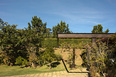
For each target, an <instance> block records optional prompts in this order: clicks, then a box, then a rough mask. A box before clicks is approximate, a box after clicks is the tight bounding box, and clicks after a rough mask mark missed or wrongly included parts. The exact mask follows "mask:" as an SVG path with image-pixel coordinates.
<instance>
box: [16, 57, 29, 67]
mask: <svg viewBox="0 0 116 77" xmlns="http://www.w3.org/2000/svg"><path fill="white" fill-rule="evenodd" d="M15 64H17V65H27V64H28V63H27V60H26V59H24V58H23V57H21V56H19V57H18V58H16V62H15Z"/></svg>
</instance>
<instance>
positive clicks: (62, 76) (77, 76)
mask: <svg viewBox="0 0 116 77" xmlns="http://www.w3.org/2000/svg"><path fill="white" fill-rule="evenodd" d="M7 77H88V74H87V73H67V72H66V71H58V72H48V73H36V74H27V75H16V76H7Z"/></svg>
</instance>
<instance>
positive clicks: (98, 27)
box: [91, 24, 109, 33]
mask: <svg viewBox="0 0 116 77" xmlns="http://www.w3.org/2000/svg"><path fill="white" fill-rule="evenodd" d="M91 32H92V33H108V32H109V29H106V31H104V32H103V27H102V25H101V24H98V25H96V26H93V30H92V31H91Z"/></svg>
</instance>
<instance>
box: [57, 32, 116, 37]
mask: <svg viewBox="0 0 116 77" xmlns="http://www.w3.org/2000/svg"><path fill="white" fill-rule="evenodd" d="M112 34H114V33H69V34H65V33H64V34H62V33H59V34H58V38H94V37H96V38H103V37H111V35H112Z"/></svg>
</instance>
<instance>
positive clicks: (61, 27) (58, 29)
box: [52, 21, 71, 37]
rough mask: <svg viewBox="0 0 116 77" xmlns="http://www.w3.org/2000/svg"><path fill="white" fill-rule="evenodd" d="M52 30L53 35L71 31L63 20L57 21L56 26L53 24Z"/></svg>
mask: <svg viewBox="0 0 116 77" xmlns="http://www.w3.org/2000/svg"><path fill="white" fill-rule="evenodd" d="M52 32H53V37H57V33H71V31H70V30H69V25H68V24H67V25H66V23H65V22H63V21H61V22H60V24H59V23H58V24H57V26H54V27H53V28H52Z"/></svg>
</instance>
